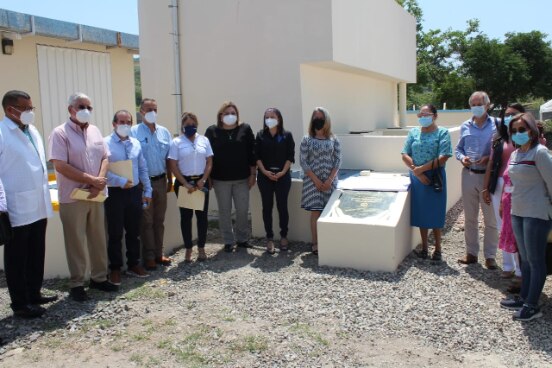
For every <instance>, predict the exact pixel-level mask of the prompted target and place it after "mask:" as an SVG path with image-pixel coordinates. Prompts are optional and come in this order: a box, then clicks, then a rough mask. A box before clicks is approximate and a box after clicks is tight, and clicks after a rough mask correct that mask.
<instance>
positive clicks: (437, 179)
mask: <svg viewBox="0 0 552 368" xmlns="http://www.w3.org/2000/svg"><path fill="white" fill-rule="evenodd" d="M434 162H435V160H433V161H432V162H431V186H432V187H433V191H435V192H437V193H439V192H442V191H443V178H442V177H441V170H440V167H441V166H440V165H439V158H438V157H437V168H435V169H434V168H433V166H434Z"/></svg>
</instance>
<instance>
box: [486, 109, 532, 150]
mask: <svg viewBox="0 0 552 368" xmlns="http://www.w3.org/2000/svg"><path fill="white" fill-rule="evenodd" d="M508 108H510V109H514V110H516V111H519V112H520V113H524V112H525V107H523V105H522V104H520V103H519V102H512V103H510V104H507V105H506V107H505V108H502V109H501V110H500V113H499V115H498V117H499V118H500V125H499V126H497V128H498V129H497V131H496V136H495V138H494V139H493V141H494V142H497V141H499V140H500V139H503V140H504V141H505V142H509V141H510V133H509V132H508V127H507V126H506V124H504V116H505V115H506V110H508ZM510 124H512V122H510Z"/></svg>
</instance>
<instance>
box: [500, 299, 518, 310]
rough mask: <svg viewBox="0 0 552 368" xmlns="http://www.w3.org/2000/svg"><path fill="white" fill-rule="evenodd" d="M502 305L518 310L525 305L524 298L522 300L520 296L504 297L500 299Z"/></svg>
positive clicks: (505, 307)
mask: <svg viewBox="0 0 552 368" xmlns="http://www.w3.org/2000/svg"><path fill="white" fill-rule="evenodd" d="M500 306H501V307H502V308H504V309H509V310H515V311H517V310H520V309H521V308H522V307H523V300H521V299H520V298H519V297H512V298H507V299H502V300H501V301H500Z"/></svg>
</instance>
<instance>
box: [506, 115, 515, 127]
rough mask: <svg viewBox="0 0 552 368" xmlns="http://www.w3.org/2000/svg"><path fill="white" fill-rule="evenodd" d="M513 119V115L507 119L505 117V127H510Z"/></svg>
mask: <svg viewBox="0 0 552 368" xmlns="http://www.w3.org/2000/svg"><path fill="white" fill-rule="evenodd" d="M513 117H514V116H513V115H510V116H505V117H504V125H506V126H510V122H511V121H512V118H513Z"/></svg>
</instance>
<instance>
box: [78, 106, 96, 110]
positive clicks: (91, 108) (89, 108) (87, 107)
mask: <svg viewBox="0 0 552 368" xmlns="http://www.w3.org/2000/svg"><path fill="white" fill-rule="evenodd" d="M77 107H78V108H79V110H84V109H86V110H88V111H92V110H93V107H92V106H87V105H78V106H77Z"/></svg>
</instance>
